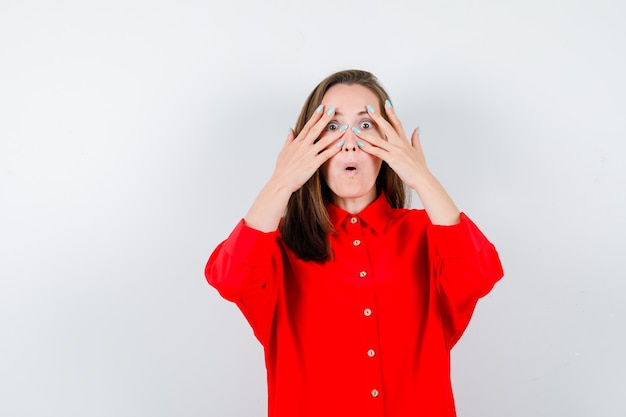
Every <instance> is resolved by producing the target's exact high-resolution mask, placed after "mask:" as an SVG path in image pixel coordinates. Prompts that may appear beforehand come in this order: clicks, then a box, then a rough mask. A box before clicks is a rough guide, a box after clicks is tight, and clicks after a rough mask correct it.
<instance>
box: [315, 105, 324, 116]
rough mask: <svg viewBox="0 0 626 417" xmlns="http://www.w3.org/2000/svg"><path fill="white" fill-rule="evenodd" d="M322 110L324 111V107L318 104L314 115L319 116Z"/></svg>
mask: <svg viewBox="0 0 626 417" xmlns="http://www.w3.org/2000/svg"><path fill="white" fill-rule="evenodd" d="M322 110H324V105H323V104H320V105H319V106H317V109H315V113H317V114H320V113H321V112H322Z"/></svg>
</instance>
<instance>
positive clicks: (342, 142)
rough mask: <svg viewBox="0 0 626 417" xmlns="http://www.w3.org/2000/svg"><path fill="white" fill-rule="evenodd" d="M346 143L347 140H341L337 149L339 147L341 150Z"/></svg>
mask: <svg viewBox="0 0 626 417" xmlns="http://www.w3.org/2000/svg"><path fill="white" fill-rule="evenodd" d="M344 143H346V141H345V140H343V139H342V140H340V141H339V143H338V144H337V147H338V148H341V147H342V146H343V144H344Z"/></svg>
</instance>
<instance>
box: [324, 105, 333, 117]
mask: <svg viewBox="0 0 626 417" xmlns="http://www.w3.org/2000/svg"><path fill="white" fill-rule="evenodd" d="M334 112H335V106H333V107H331V108H330V109H328V111H327V112H326V114H327V115H329V116H332V115H333V113H334Z"/></svg>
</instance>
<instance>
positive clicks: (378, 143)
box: [355, 101, 460, 225]
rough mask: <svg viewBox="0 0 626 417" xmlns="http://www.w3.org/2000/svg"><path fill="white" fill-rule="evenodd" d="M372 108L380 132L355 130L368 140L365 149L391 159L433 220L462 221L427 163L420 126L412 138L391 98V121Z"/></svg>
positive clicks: (436, 221) (449, 222)
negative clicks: (407, 136) (406, 130)
mask: <svg viewBox="0 0 626 417" xmlns="http://www.w3.org/2000/svg"><path fill="white" fill-rule="evenodd" d="M371 110H372V107H371V106H368V107H367V111H368V113H369V115H370V117H371V118H372V119H373V120H374V122H375V123H376V125H377V128H378V129H377V130H378V134H377V135H375V134H371V133H366V132H362V133H361V132H358V133H357V132H355V133H357V135H358V136H359V137H360V138H362V139H364V140H365V142H366V143H364V144H363V145H364V146H363V147H362V149H363V150H364V151H365V152H368V153H370V154H372V155H374V156H377V157H378V158H381V159H382V160H384V161H385V162H387V164H389V166H390V167H391V169H393V170H394V171H395V172H396V174H398V176H399V177H400V178H401V179H402V181H404V183H405V184H407V185H408V186H409V187H411V188H412V189H414V190H415V192H417V195H418V197H419V198H420V201H421V202H422V204H423V205H424V209H425V210H426V213H428V217H429V218H430V220H431V222H432V223H433V224H436V225H453V224H457V223H458V222H459V221H460V212H459V209H458V208H457V207H456V205H455V204H454V202H453V201H452V199H451V198H450V196H449V195H448V193H447V192H446V190H445V189H444V188H443V186H442V185H441V184H440V183H439V181H437V179H436V178H435V177H434V175H433V174H432V173H431V172H430V170H429V169H428V167H427V166H426V158H425V157H424V152H423V150H422V145H421V143H420V136H419V128H418V129H415V130H414V131H413V134H412V135H411V141H410V142H409V141H408V139H407V138H406V136H405V134H404V128H403V127H402V123H400V120H399V119H398V117H397V116H396V113H395V111H394V109H393V107H392V106H391V103H389V101H387V103H386V104H385V110H386V112H387V115H388V116H389V120H390V121H391V123H390V122H388V121H387V120H385V119H384V118H383V116H382V115H381V114H380V113H374V112H372V111H371ZM380 136H382V138H381V137H380Z"/></svg>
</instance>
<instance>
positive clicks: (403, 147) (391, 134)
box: [352, 103, 430, 189]
mask: <svg viewBox="0 0 626 417" xmlns="http://www.w3.org/2000/svg"><path fill="white" fill-rule="evenodd" d="M385 110H386V111H387V116H388V117H389V120H390V122H388V121H387V120H385V118H384V117H383V116H382V114H381V113H377V112H374V108H373V107H371V106H367V112H368V114H369V115H370V117H371V118H372V120H373V121H374V123H376V126H377V127H378V133H379V134H380V135H382V138H381V137H380V136H379V135H377V134H376V133H374V131H371V132H372V133H368V132H361V131H360V130H359V129H357V128H354V127H353V128H352V131H353V132H354V133H355V134H356V135H357V136H358V137H359V138H361V139H363V140H364V141H365V143H364V146H363V147H361V149H363V150H364V151H365V152H367V153H369V154H372V155H374V156H377V157H378V158H380V159H382V160H383V161H385V162H387V164H388V165H389V166H390V167H391V169H393V170H394V171H395V172H396V174H398V176H399V177H400V179H402V181H404V182H405V184H407V185H408V186H409V187H411V188H413V189H416V187H418V183H419V181H420V179H422V178H424V177H425V176H428V175H430V172H429V171H428V167H427V166H426V158H425V157H424V151H423V150H422V145H421V143H420V135H419V133H420V132H419V128H417V129H415V130H414V131H413V134H412V135H411V141H410V142H409V140H408V139H407V137H406V135H405V133H404V128H403V127H402V123H400V119H398V117H397V116H396V113H395V112H394V110H393V107H391V105H390V104H389V103H388V104H386V105H385Z"/></svg>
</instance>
